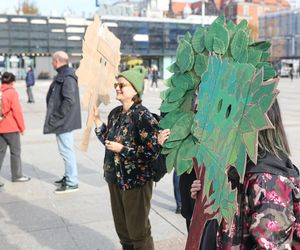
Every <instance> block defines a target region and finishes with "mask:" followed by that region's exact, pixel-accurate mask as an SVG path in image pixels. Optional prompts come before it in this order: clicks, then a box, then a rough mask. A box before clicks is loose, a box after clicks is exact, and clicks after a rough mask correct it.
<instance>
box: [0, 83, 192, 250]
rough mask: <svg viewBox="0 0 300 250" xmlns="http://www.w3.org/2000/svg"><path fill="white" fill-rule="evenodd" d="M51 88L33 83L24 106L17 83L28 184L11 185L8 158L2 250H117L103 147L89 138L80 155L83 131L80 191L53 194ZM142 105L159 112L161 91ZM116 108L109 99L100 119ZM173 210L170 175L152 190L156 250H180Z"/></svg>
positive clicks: (0, 195) (179, 225) (182, 231)
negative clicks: (46, 131) (48, 127)
mask: <svg viewBox="0 0 300 250" xmlns="http://www.w3.org/2000/svg"><path fill="white" fill-rule="evenodd" d="M49 84H50V81H38V82H37V83H36V86H35V87H34V89H33V92H34V96H35V101H36V102H35V103H34V104H28V103H27V96H26V89H25V86H24V83H23V82H22V81H19V82H17V84H16V88H17V90H18V92H19V95H20V101H21V104H22V108H23V111H24V116H25V120H26V121H25V122H26V128H27V129H26V131H25V135H24V136H22V137H21V143H22V161H23V171H24V174H26V175H29V176H31V177H32V180H31V181H30V182H28V183H11V182H10V169H9V155H8V154H7V156H6V157H5V160H4V164H3V166H2V170H1V180H2V181H3V182H4V183H5V186H4V188H2V189H0V249H1V250H27V249H28V250H41V249H47V250H48V249H49V250H50V249H53V250H77V249H80V250H96V249H98V250H109V249H112V250H114V249H121V245H120V244H119V242H118V237H117V235H116V232H115V229H114V224H113V219H112V215H111V209H110V201H109V194H108V188H107V185H106V182H105V181H104V180H103V170H102V163H103V157H104V152H103V151H104V150H103V149H104V148H103V146H102V145H100V143H99V142H98V140H97V139H96V138H95V136H94V135H93V134H92V136H91V142H90V146H89V149H88V152H81V151H80V150H79V145H80V142H81V137H82V130H78V131H76V132H75V145H76V156H77V162H78V171H79V179H80V188H79V191H78V192H76V193H70V194H60V195H57V194H54V193H53V191H54V190H55V186H54V185H53V182H54V181H55V180H56V179H58V178H59V177H61V175H62V174H63V171H64V168H63V161H62V159H61V157H60V155H59V153H58V150H57V144H56V140H55V136H54V135H43V133H42V128H43V122H44V117H45V109H46V105H45V96H46V92H47V90H48V87H49ZM81 94H83V90H82V91H81ZM144 100H145V101H144V103H145V105H146V106H148V107H149V108H150V109H151V111H152V112H158V111H157V108H158V107H159V105H160V99H159V92H155V91H153V92H151V91H149V92H147V93H145V95H144ZM116 105H119V103H118V102H117V101H115V100H113V101H112V103H111V104H110V105H109V106H108V107H101V108H102V109H101V115H102V114H104V115H105V116H107V115H108V112H109V111H110V110H111V109H112V107H114V106H116ZM102 110H103V111H102ZM82 114H83V115H82V116H83V124H84V123H85V119H86V115H87V114H86V112H85V111H83V112H82ZM104 115H102V116H103V119H104V120H106V117H104ZM175 208H176V205H175V200H174V198H173V187H172V175H171V174H170V175H167V176H166V177H164V179H163V180H161V181H160V182H159V183H158V184H157V186H156V187H155V188H154V194H153V200H152V209H151V213H150V220H151V224H152V232H153V238H154V240H155V246H156V249H161V250H162V249H164V250H165V249H174V250H176V249H178V250H180V249H184V245H185V239H186V228H185V221H184V219H183V218H182V217H181V215H178V214H175V213H174V211H175Z"/></svg>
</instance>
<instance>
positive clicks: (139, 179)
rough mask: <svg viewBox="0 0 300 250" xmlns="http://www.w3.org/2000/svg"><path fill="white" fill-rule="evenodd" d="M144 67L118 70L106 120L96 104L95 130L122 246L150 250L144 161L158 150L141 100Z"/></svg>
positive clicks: (153, 122) (147, 180)
mask: <svg viewBox="0 0 300 250" xmlns="http://www.w3.org/2000/svg"><path fill="white" fill-rule="evenodd" d="M145 73H146V72H145V69H144V68H143V67H135V68H133V69H130V70H127V71H124V72H122V73H121V74H120V75H119V76H118V78H117V80H118V81H117V83H115V90H116V99H117V100H119V101H120V102H121V104H122V105H121V106H118V107H116V108H114V109H113V110H112V111H111V112H110V114H109V116H108V123H107V125H106V124H105V123H103V122H102V121H101V119H100V116H99V113H98V111H97V110H96V109H95V114H94V121H95V125H96V129H95V132H96V135H97V137H98V138H99V140H100V141H101V142H102V143H103V144H104V145H105V157H104V177H105V180H106V181H107V182H108V187H109V192H110V200H111V207H112V213H113V218H114V223H115V228H116V231H117V234H118V236H119V238H120V242H121V244H122V246H123V249H124V250H125V249H126V250H127V249H128V250H136V249H139V250H153V249H154V243H153V239H152V236H151V226H150V221H149V218H148V217H149V212H150V200H151V197H152V185H153V182H152V173H151V169H150V167H149V162H150V161H152V160H154V159H155V158H156V157H157V156H158V154H159V152H160V146H159V144H158V140H157V137H158V130H159V128H158V122H157V120H156V119H155V118H154V117H153V115H152V114H151V113H150V111H149V110H148V109H147V108H145V107H144V106H143V105H141V102H142V100H141V96H142V93H143V90H144V77H145Z"/></svg>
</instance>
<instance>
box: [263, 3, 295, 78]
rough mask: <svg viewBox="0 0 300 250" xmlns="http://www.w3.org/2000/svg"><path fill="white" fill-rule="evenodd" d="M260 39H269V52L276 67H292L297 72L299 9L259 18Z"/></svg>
mask: <svg viewBox="0 0 300 250" xmlns="http://www.w3.org/2000/svg"><path fill="white" fill-rule="evenodd" d="M259 33H260V37H259V38H260V40H269V41H271V44H272V47H271V51H270V52H271V54H272V59H273V61H274V62H278V64H279V65H278V68H282V67H284V64H289V65H288V67H293V69H294V71H295V72H299V60H300V9H298V10H290V11H280V12H276V13H270V14H267V15H265V16H263V17H260V18H259Z"/></svg>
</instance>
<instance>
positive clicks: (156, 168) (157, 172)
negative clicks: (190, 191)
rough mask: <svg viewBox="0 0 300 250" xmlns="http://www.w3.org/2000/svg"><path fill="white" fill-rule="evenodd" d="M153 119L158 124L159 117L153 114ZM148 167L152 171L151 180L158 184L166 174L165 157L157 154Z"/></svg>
mask: <svg viewBox="0 0 300 250" xmlns="http://www.w3.org/2000/svg"><path fill="white" fill-rule="evenodd" d="M152 115H153V116H154V118H155V119H156V120H157V121H158V122H159V121H160V119H161V117H160V116H159V115H157V114H155V113H152ZM149 167H150V168H151V169H152V179H153V181H155V182H159V181H160V179H161V178H163V177H164V175H165V174H166V173H167V165H166V155H163V154H161V153H159V155H158V157H157V158H156V159H155V160H153V161H151V162H150V163H149Z"/></svg>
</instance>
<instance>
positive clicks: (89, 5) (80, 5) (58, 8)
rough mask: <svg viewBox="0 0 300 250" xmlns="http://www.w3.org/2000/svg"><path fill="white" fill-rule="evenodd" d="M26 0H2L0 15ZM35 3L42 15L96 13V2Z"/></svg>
mask: <svg viewBox="0 0 300 250" xmlns="http://www.w3.org/2000/svg"><path fill="white" fill-rule="evenodd" d="M23 1H24V0H1V4H0V13H3V12H5V13H8V12H9V13H8V14H13V13H12V11H13V10H14V9H16V8H17V6H18V4H19V2H23ZM115 1H116V0H98V2H100V3H113V2H115ZM195 1H196V0H186V2H195ZM29 2H34V3H35V4H36V5H37V7H38V8H39V10H40V12H41V14H42V15H46V16H48V15H51V13H55V14H56V15H61V14H63V13H64V11H67V10H68V9H71V10H72V11H73V12H75V14H76V15H77V16H82V13H83V12H85V13H86V16H88V15H89V14H92V13H94V12H95V11H96V10H97V8H96V5H95V3H96V0H29Z"/></svg>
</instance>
